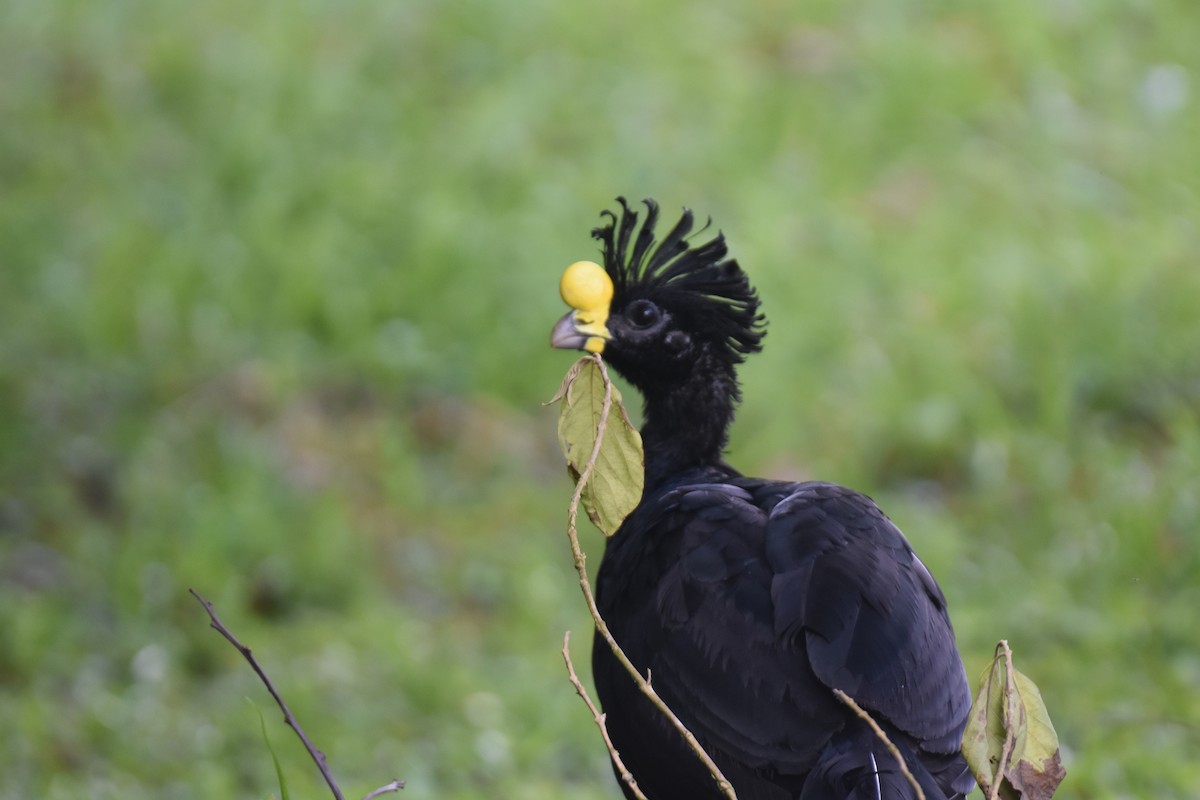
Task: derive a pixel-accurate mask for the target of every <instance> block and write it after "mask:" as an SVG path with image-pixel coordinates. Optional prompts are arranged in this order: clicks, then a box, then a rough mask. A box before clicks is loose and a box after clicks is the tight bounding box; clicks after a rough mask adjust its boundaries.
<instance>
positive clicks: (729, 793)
mask: <svg viewBox="0 0 1200 800" xmlns="http://www.w3.org/2000/svg"><path fill="white" fill-rule="evenodd" d="M586 359H592V360H593V361H595V362H596V365H597V366H598V367H599V368H600V375H601V376H602V377H603V379H604V402H603V405H602V406H601V408H600V419H599V422H598V423H597V425H596V442H595V444H594V445H593V446H592V452H591V455H590V456H589V457H588V460H587V463H586V464H585V465H584V467H583V470H582V471H581V472H580V473H579V480H577V481H576V482H575V493H574V494H573V495H572V496H571V504H570V506H568V508H567V538H568V539H569V540H570V543H571V555H572V556H573V557H574V561H575V571H576V572H577V573H579V588H580V590H582V592H583V599H584V601H585V602H586V603H587V607H588V611H590V612H591V615H592V620H593V621H594V622H595V623H596V631H597V632H598V633H599V634H600V637H601V638H602V639H604V641H605V643H606V644H608V647H609V649H611V650H612V652H613V655H614V656H616V658H617V661H619V662H620V663H621V666H623V667H624V668H625V671H626V672H628V673H629V674H630V675H631V676H632V677H633V680H634V683H636V684H637V687H638V689H640V690H641V692H642V694H644V695H645V696H646V697H647V698H649V700H650V702H651V703H653V704H654V706H655V707H656V708H658V710H659V711H661V712H662V713H663V716H665V717H666V718H667V720H668V721H669V722H670V723H671V725H672V726H673V727H674V728H675V730H677V731H678V732H679V734H680V735H681V736H682V737H683V739H684V741H686V742H687V744H688V747H690V748H691V749H692V751H693V752H694V753H695V754H696V756H697V757H698V758H699V759H700V760H701V761H702V762H703V763H704V766H705V767H706V768H707V769H708V771H709V774H710V775H712V778H713V780H714V781H716V783H717V788H718V789H719V790H720V791H721V793H722V794H723V795H725V797H726V798H728V800H737V793H736V792H734V790H733V784H731V783H730V782H729V779H728V778H726V777H725V775H724V773H722V772H721V770H720V768H719V767H718V766H717V765H716V762H714V761H713V760H712V758H711V757H710V756H709V755H708V753H706V752H705V750H704V748H703V747H702V746H701V745H700V742H698V741H697V740H696V737H695V736H694V735H693V734H692V732H691V731H689V730H688V729H687V726H685V725H684V724H683V723H682V722H681V721H680V720H679V717H677V716H675V712H673V711H672V710H671V709H670V707H668V706H667V704H666V703H665V702H663V700H662V698H661V697H659V696H658V692H656V691H654V687H652V686H651V685H650V681H649V680H647V679H646V678H645V677H643V676H642V674H641V672H639V671H638V668H637V667H635V666H634V665H633V662H632V661H630V660H629V657H628V656H626V655H625V652H624V651H623V650H622V649H621V646H620V645H619V644H617V640H616V639H615V638H613V635H612V633H611V632H610V631H609V629H608V623H606V622H605V621H604V617H602V616H601V615H600V609H599V608H598V607H597V606H596V598H595V595H593V594H592V587H591V583H590V582H589V581H588V577H587V556H586V555H585V554H584V552H583V548H582V547H580V545H579V533H578V530H577V523H578V519H579V502H580V500H581V499H582V497H583V490H584V488H585V486H586V485H587V482H588V480H590V479H591V477H592V472H593V471H594V470H595V467H596V459H597V458H598V457H599V455H600V444H601V442H602V441H603V439H604V428H605V426H606V425H607V423H608V415H609V411H611V409H612V399H613V397H612V394H613V387H612V379H611V378H609V376H608V370H607V369H605V367H604V359H602V358H601V357H600V355H599V354H598V353H597V354H595V355H591V356H586V357H585V358H584V359H582V360H586Z"/></svg>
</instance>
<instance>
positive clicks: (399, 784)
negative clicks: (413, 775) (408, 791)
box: [362, 780, 404, 800]
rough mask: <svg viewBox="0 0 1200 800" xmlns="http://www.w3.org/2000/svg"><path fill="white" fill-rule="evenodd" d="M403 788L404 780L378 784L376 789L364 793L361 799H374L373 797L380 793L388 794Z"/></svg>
mask: <svg viewBox="0 0 1200 800" xmlns="http://www.w3.org/2000/svg"><path fill="white" fill-rule="evenodd" d="M403 788H404V781H401V780H394V781H392V782H391V783H389V784H387V785H385V786H380V787H379V788H378V789H376V790H375V791H373V792H371V793H370V794H367V795H364V796H363V799H362V800H375V798H376V797H379V796H380V795H383V794H389V793H391V792H398V791H400V790H401V789H403Z"/></svg>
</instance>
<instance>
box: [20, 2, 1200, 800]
mask: <svg viewBox="0 0 1200 800" xmlns="http://www.w3.org/2000/svg"><path fill="white" fill-rule="evenodd" d="M1198 30H1200V5H1197V4H1196V3H1194V2H1192V0H1176V1H1175V2H1169V1H1168V0H1163V1H1162V2H1153V1H1151V0H1145V1H1143V2H1133V3H1117V2H1106V1H1105V0H1097V2H1084V1H1083V0H1053V1H1052V2H1045V1H1044V0H1006V2H1002V3H987V4H982V3H980V4H961V3H949V2H895V0H868V2H865V3H854V4H847V3H840V2H829V1H828V0H820V1H818V2H810V3H785V2H774V1H772V0H759V1H757V2H750V3H742V4H733V3H719V2H707V0H701V1H700V2H673V1H672V2H656V3H646V2H631V1H630V0H614V2H609V3H603V4H572V3H549V2H544V1H542V2H539V0H522V2H510V3H492V2H482V1H481V0H460V2H454V3H439V2H432V1H431V0H405V1H404V2H382V1H379V2H358V3H346V4H334V3H320V2H295V3H284V2H275V1H272V0H268V2H265V3H244V2H232V0H214V1H213V2H206V3H184V2H179V1H178V0H156V1H155V2H150V0H128V1H127V2H125V1H122V0H114V2H106V3H88V2H81V1H79V0H62V1H61V2H48V1H47V0H10V1H9V2H6V3H4V4H2V5H0V76H2V78H0V120H2V124H0V270H2V271H0V332H2V336H0V609H2V611H0V720H3V722H2V723H0V765H2V766H3V768H2V769H0V798H4V800H9V799H10V798H12V799H15V798H33V797H37V798H77V797H89V798H122V799H123V800H138V799H139V798H156V799H157V798H225V797H246V798H262V797H266V796H268V795H269V794H270V793H272V792H274V791H277V786H275V785H274V783H273V780H274V775H273V767H272V765H271V760H270V756H269V753H268V751H267V749H266V746H265V745H264V743H263V742H262V739H261V736H260V732H259V722H258V719H257V715H256V713H255V711H254V710H253V709H251V708H250V707H248V705H247V703H246V701H245V698H246V697H249V698H251V699H252V700H253V702H254V704H256V705H257V706H258V707H259V708H260V709H263V710H264V712H265V713H266V714H267V717H268V720H269V721H275V720H276V719H277V714H276V712H275V711H274V709H273V708H272V707H271V704H270V702H269V700H268V698H267V697H266V695H265V692H264V691H263V690H262V689H261V687H260V686H259V685H258V683H257V682H256V680H255V678H254V677H253V675H252V673H251V672H250V671H249V669H248V668H247V667H246V665H245V664H244V663H242V662H241V661H240V660H239V658H238V656H237V654H236V653H234V652H233V651H232V649H231V648H229V647H228V646H227V645H226V644H225V643H224V642H223V641H222V640H221V639H220V638H219V637H218V636H217V635H216V634H215V633H214V632H213V631H211V630H210V629H209V628H208V627H207V622H206V619H205V617H204V614H203V612H202V610H201V609H200V608H199V606H198V605H197V604H196V603H195V602H194V601H193V600H192V599H191V598H190V597H189V596H188V595H187V593H186V590H187V588H188V587H196V588H197V589H199V590H200V591H202V592H203V593H205V594H206V595H207V596H209V597H210V598H211V599H212V600H213V601H214V602H215V603H216V605H217V608H218V610H219V611H220V612H221V613H222V615H223V617H224V619H225V621H226V622H227V623H228V624H229V625H230V626H231V627H232V628H233V629H234V631H235V632H237V633H238V634H239V635H240V636H242V637H243V638H244V640H245V641H247V642H248V643H250V644H251V645H252V646H253V647H254V648H255V651H256V653H257V654H258V655H259V656H260V657H261V658H262V660H263V662H264V663H265V665H266V666H267V668H268V669H269V670H270V672H271V674H272V675H273V676H274V678H275V680H276V681H277V682H278V683H279V685H280V687H281V688H282V689H283V691H284V692H285V694H286V696H287V697H288V698H290V700H291V702H292V704H293V706H294V708H295V710H296V712H297V713H298V715H299V716H300V718H301V720H302V721H304V722H306V723H307V725H308V727H309V729H310V732H311V734H312V735H313V737H314V738H315V739H316V740H317V741H318V743H319V744H321V745H322V746H323V747H324V749H325V750H326V751H327V753H328V756H329V759H330V763H331V764H332V766H333V769H334V771H335V773H336V774H337V775H338V776H339V777H340V779H341V782H342V784H343V788H345V789H346V791H347V794H348V795H354V796H361V795H362V794H363V793H365V792H366V791H368V790H369V789H372V788H374V787H376V786H378V785H380V784H382V783H384V782H386V781H387V780H388V779H390V778H392V777H393V776H398V777H401V778H404V779H406V780H407V781H408V789H406V790H405V792H404V796H405V797H408V798H411V799H412V800H418V799H420V798H439V800H448V799H449V798H479V797H512V798H531V799H532V798H552V797H553V798H558V797H564V796H569V797H573V798H605V797H607V798H613V797H616V796H617V794H616V789H615V785H614V784H613V782H612V780H611V777H610V775H609V774H608V772H607V768H606V766H605V763H604V762H605V758H604V753H603V749H602V747H601V744H600V742H599V739H598V738H597V735H596V732H595V730H594V729H593V727H592V723H591V721H590V719H589V718H588V715H587V714H586V711H585V710H584V708H583V706H582V705H581V704H579V702H578V700H577V699H576V698H575V697H574V696H573V693H572V691H571V689H570V687H569V686H568V684H567V682H566V679H565V676H564V672H563V669H562V665H561V662H560V658H559V647H560V645H561V638H562V632H563V631H564V630H565V629H567V628H570V629H571V630H573V631H575V634H576V636H575V642H576V648H575V649H576V653H575V655H576V660H577V662H578V663H579V664H580V665H581V668H582V667H583V666H584V665H585V664H586V661H587V652H588V644H587V643H588V636H587V631H588V628H589V626H588V621H587V618H586V615H585V613H584V611H583V606H582V603H581V601H580V599H579V596H578V589H577V586H576V584H575V579H574V577H573V575H572V571H571V566H570V559H569V557H568V554H567V550H566V545H565V540H564V535H563V523H564V518H565V507H566V502H567V498H568V493H569V484H568V481H567V479H566V477H565V475H564V473H563V468H562V465H561V461H560V459H559V457H558V455H557V453H556V451H555V445H554V428H555V422H554V412H553V411H551V410H548V409H543V408H541V407H540V406H539V403H540V402H541V401H542V400H545V399H546V398H548V397H549V396H550V395H551V394H552V393H553V391H554V389H555V388H556V387H557V386H558V381H559V379H560V377H561V376H562V374H563V372H564V371H565V370H566V368H567V365H568V364H569V363H570V362H571V360H572V356H570V355H569V354H565V353H559V352H553V351H551V350H549V349H548V347H547V336H548V331H549V328H550V326H551V324H552V323H553V321H554V320H555V319H556V318H557V316H558V315H559V314H560V313H561V312H562V311H563V308H562V306H561V303H560V301H559V299H558V297H557V292H556V287H557V281H558V276H559V272H560V270H561V269H562V268H563V267H564V266H565V265H566V264H567V263H569V262H570V261H573V260H576V259H579V258H586V257H591V256H592V255H593V254H594V253H595V248H594V244H593V243H592V242H591V240H590V239H589V237H588V231H589V229H590V227H591V226H592V225H594V224H596V223H597V222H598V216H597V213H598V211H599V210H600V209H601V208H602V207H606V206H609V205H611V203H612V198H613V197H615V196H616V195H617V194H627V195H629V196H630V197H631V198H632V199H640V198H642V197H645V196H654V197H656V198H658V199H659V200H660V201H662V203H663V205H664V208H665V209H667V210H668V212H670V213H674V209H678V208H679V207H680V206H682V205H684V204H688V205H691V206H692V207H693V208H695V209H696V210H697V211H698V212H699V213H700V214H702V215H708V214H711V215H712V216H713V218H714V219H715V220H717V221H718V224H719V225H720V226H721V227H722V228H723V229H724V230H725V231H726V233H727V234H728V235H729V237H730V239H731V243H732V246H733V248H734V252H735V254H736V255H737V257H738V258H739V259H740V260H741V261H742V263H743V264H744V265H745V266H746V267H747V269H748V270H749V272H750V273H751V275H752V276H753V278H754V280H755V282H756V283H757V284H758V286H759V288H760V290H761V293H762V295H763V297H764V300H765V311H766V313H767V314H768V315H769V317H770V320H771V327H770V335H769V336H768V338H767V340H766V351H765V353H764V354H763V355H761V356H760V357H757V358H755V359H753V360H752V361H751V362H750V363H749V364H748V365H747V367H746V369H745V373H744V377H745V397H746V400H745V403H744V405H743V408H742V411H741V414H740V417H739V422H738V425H737V427H736V428H735V431H734V436H733V452H732V458H733V460H734V461H735V463H737V464H739V465H740V466H742V467H743V468H744V469H746V470H748V471H752V472H757V473H771V474H776V475H795V476H807V475H812V476H820V477H822V478H825V479H831V480H837V481H841V482H844V483H848V484H851V485H853V486H856V487H858V488H861V489H863V490H865V491H867V492H868V493H870V494H872V495H874V496H875V497H876V498H877V499H878V500H879V501H880V502H881V504H882V505H883V506H884V508H886V509H887V510H888V511H889V512H890V514H891V515H892V516H893V517H894V518H895V519H896V520H897V521H898V522H899V524H900V525H901V527H903V528H904V529H905V530H906V531H907V532H908V534H909V536H910V538H911V539H912V540H913V542H914V543H915V545H916V546H917V548H918V549H919V550H920V552H921V553H922V555H923V557H924V558H925V560H926V561H927V562H928V563H929V565H930V567H931V568H932V569H933V571H934V572H935V573H936V574H937V576H938V577H939V579H940V580H941V583H942V585H943V587H944V588H945V590H946V593H947V594H948V595H949V597H950V599H951V603H952V606H951V608H952V612H953V616H954V621H955V623H956V626H957V629H958V634H959V640H960V644H961V647H962V650H963V652H964V654H965V657H966V660H967V663H968V670H969V672H970V673H971V675H972V680H974V677H975V676H976V675H977V674H978V673H979V671H980V670H981V669H982V668H983V666H984V664H985V663H986V662H987V660H988V659H989V658H990V656H991V652H992V646H993V644H994V643H995V641H996V640H997V639H999V638H1002V637H1005V638H1008V639H1009V640H1010V641H1011V642H1012V645H1013V647H1014V648H1015V650H1016V654H1017V659H1018V664H1019V665H1020V666H1021V667H1022V668H1023V670H1024V671H1025V672H1027V673H1028V674H1029V675H1030V676H1032V677H1033V678H1034V679H1035V680H1036V681H1037V682H1038V683H1039V684H1040V685H1041V687H1042V689H1043V693H1044V695H1045V698H1046V701H1047V703H1048V705H1049V708H1050V711H1051V714H1052V716H1053V718H1054V720H1055V722H1056V724H1057V726H1058V730H1059V733H1060V735H1061V738H1062V740H1063V743H1064V746H1065V749H1066V753H1065V760H1066V762H1067V765H1068V768H1069V770H1070V774H1069V776H1068V779H1067V783H1066V784H1065V785H1064V786H1063V788H1062V790H1061V794H1060V796H1061V797H1064V798H1108V797H1112V798H1117V797H1184V796H1193V795H1194V792H1195V789H1196V787H1197V786H1200V762H1198V761H1197V759H1196V754H1197V753H1198V752H1200V688H1198V687H1200V623H1198V622H1197V614H1198V612H1197V609H1200V571H1198V568H1200V564H1198V560H1200V559H1198V556H1197V543H1196V539H1197V521H1198V519H1200V485H1198V483H1200V482H1198V480H1197V479H1198V477H1200V415H1198V412H1197V404H1198V402H1200V320H1198V317H1200V313H1198V312H1200V265H1198V264H1197V253H1200V229H1198V222H1197V220H1198V219H1200V194H1198V192H1200V149H1198V148H1197V145H1196V143H1197V142H1200V113H1198V107H1200V106H1198V104H1200V48H1197V46H1196V32H1197V31H1198ZM589 542H590V545H591V547H592V549H593V552H594V553H597V554H598V546H599V544H600V543H599V541H598V537H597V536H596V535H595V534H594V533H593V534H591V538H590V539H589ZM595 560H596V556H594V557H593V565H594V563H595ZM272 736H273V743H274V747H275V749H276V750H277V751H278V752H279V754H280V757H281V758H282V760H283V763H284V766H285V769H286V770H287V772H288V774H289V775H290V776H291V779H292V781H291V786H292V790H293V793H294V795H296V796H303V797H320V796H323V795H324V793H325V792H324V789H323V788H322V786H321V785H320V783H319V779H318V778H317V776H316V774H315V770H313V769H312V767H311V765H310V764H308V763H307V760H306V758H305V756H304V754H303V752H302V751H301V750H300V747H299V745H298V744H297V743H296V742H295V741H294V740H293V739H292V737H291V734H290V732H288V731H287V730H286V729H285V728H283V727H282V725H276V726H275V728H274V733H273V734H272Z"/></svg>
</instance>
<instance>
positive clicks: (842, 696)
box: [833, 689, 925, 800]
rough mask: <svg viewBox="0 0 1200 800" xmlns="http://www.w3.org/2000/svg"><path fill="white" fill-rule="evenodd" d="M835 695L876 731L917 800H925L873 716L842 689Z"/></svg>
mask: <svg viewBox="0 0 1200 800" xmlns="http://www.w3.org/2000/svg"><path fill="white" fill-rule="evenodd" d="M833 693H834V694H835V695H836V696H837V699H838V700H841V701H842V702H843V703H845V704H846V705H848V706H850V709H851V710H852V711H853V712H854V713H855V714H858V716H859V718H861V719H862V720H863V722H865V723H867V724H868V725H870V726H871V730H873V731H875V735H876V736H878V737H879V740H880V741H881V742H883V744H884V746H886V747H887V749H888V752H889V753H891V754H892V757H893V758H895V759H896V763H897V764H899V765H900V772H902V773H903V774H904V777H905V778H906V779H907V780H908V783H909V785H910V786H912V787H913V791H914V792H916V793H917V800H925V792H924V790H922V789H921V784H919V783H917V779H916V778H915V777H913V774H912V773H911V772H909V770H908V764H907V763H905V761H904V756H902V755H901V754H900V750H899V748H897V747H896V745H894V744H892V740H891V739H889V738H888V735H887V734H886V733H884V732H883V728H881V727H879V724H878V723H876V722H875V720H874V719H872V718H871V715H870V714H868V713H867V712H866V711H865V710H864V709H863V707H862V706H860V705H859V704H858V703H856V702H854V698H853V697H851V696H850V695H848V694H846V693H845V692H843V691H842V690H841V689H834V690H833Z"/></svg>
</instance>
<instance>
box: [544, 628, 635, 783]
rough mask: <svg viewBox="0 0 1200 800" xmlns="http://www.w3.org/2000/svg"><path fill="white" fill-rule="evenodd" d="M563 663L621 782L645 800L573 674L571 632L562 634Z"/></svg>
mask: <svg viewBox="0 0 1200 800" xmlns="http://www.w3.org/2000/svg"><path fill="white" fill-rule="evenodd" d="M562 656H563V661H565V662H566V664H567V679H568V680H570V681H571V685H572V686H574V687H575V692H576V693H577V694H578V695H579V696H580V697H582V698H583V702H584V703H585V704H587V707H588V710H589V711H591V712H592V719H593V720H595V722H596V727H597V728H599V729H600V736H601V737H602V738H603V739H604V746H605V747H607V748H608V754H609V755H610V756H612V760H613V764H615V765H616V767H617V773H618V774H619V775H620V776H621V780H622V781H624V782H625V785H626V786H628V787H629V790H630V791H631V792H633V796H634V797H637V798H640V800H646V795H644V794H642V790H641V789H639V788H638V785H637V781H636V780H635V779H634V777H633V773H632V772H630V771H629V768H628V767H626V766H625V762H624V761H622V760H621V754H620V753H618V752H617V748H616V746H615V745H613V743H612V739H610V738H609V736H608V725H607V723H606V722H605V719H606V718H607V717H606V715H605V714H602V713H601V712H600V709H598V708H596V704H595V703H593V702H592V698H591V697H589V696H588V693H587V689H585V688H583V683H582V682H581V681H580V680H579V676H578V675H576V674H575V665H574V664H572V663H571V632H570V631H566V632H565V633H563V649H562Z"/></svg>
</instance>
